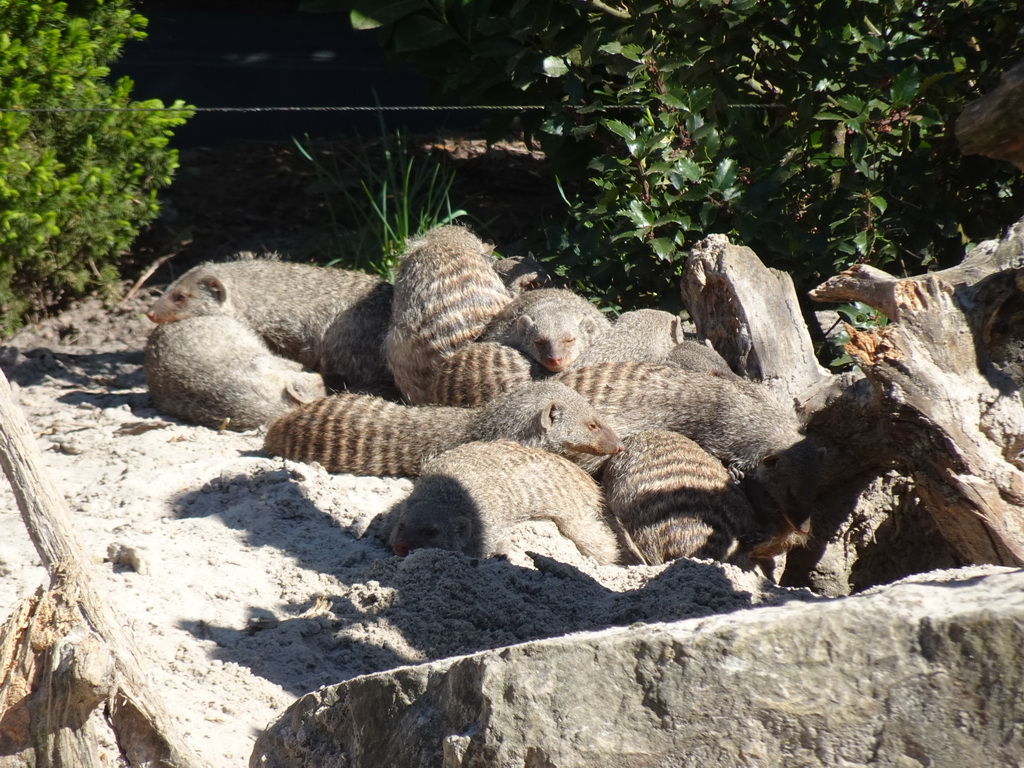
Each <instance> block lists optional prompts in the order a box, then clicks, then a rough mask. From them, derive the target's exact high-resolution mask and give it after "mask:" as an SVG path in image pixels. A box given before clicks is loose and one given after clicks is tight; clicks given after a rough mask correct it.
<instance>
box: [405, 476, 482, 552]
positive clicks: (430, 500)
mask: <svg viewBox="0 0 1024 768" xmlns="http://www.w3.org/2000/svg"><path fill="white" fill-rule="evenodd" d="M466 502H467V498H466V493H465V491H464V490H463V489H462V487H461V486H459V484H458V483H457V482H456V481H454V480H452V479H451V478H446V477H438V476H431V477H426V478H421V479H420V481H419V482H418V483H417V485H416V488H414V489H413V492H412V494H411V495H410V496H409V497H408V498H406V499H405V501H403V502H401V503H400V504H399V505H398V506H397V507H396V508H395V512H394V514H395V524H394V526H393V527H392V529H391V534H390V536H389V537H388V545H389V546H390V547H391V551H392V552H394V553H395V554H396V555H398V556H400V557H405V556H406V555H408V554H409V553H410V552H411V551H412V550H414V549H421V548H423V547H434V548H436V549H450V550H453V551H455V552H466V553H467V554H474V552H472V551H471V550H472V549H473V546H472V536H473V530H474V526H473V519H472V512H473V509H475V505H472V502H469V503H470V505H471V506H470V507H469V508H467V507H466Z"/></svg>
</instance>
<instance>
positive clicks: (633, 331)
mask: <svg viewBox="0 0 1024 768" xmlns="http://www.w3.org/2000/svg"><path fill="white" fill-rule="evenodd" d="M684 339H685V335H684V332H683V321H682V320H681V319H680V317H679V315H673V314H672V313H671V312H665V311H663V310H660V309H634V310H632V311H630V312H623V313H622V314H621V315H620V316H619V318H618V319H617V320H616V321H615V323H614V324H613V325H612V327H611V329H610V330H609V331H608V332H607V333H604V334H602V335H601V336H600V338H598V339H596V340H595V341H594V343H593V344H591V346H590V348H589V349H587V350H586V351H584V352H583V353H582V354H581V355H580V356H579V358H578V359H577V360H576V362H575V363H574V364H573V367H574V368H583V367H585V366H587V365H595V364H597V363H619V362H628V361H635V362H644V363H663V362H665V360H666V358H667V357H668V356H669V353H670V352H672V350H673V349H675V348H676V346H678V345H679V344H680V343H681V342H682V341H683V340H684Z"/></svg>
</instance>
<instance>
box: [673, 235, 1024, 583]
mask: <svg viewBox="0 0 1024 768" xmlns="http://www.w3.org/2000/svg"><path fill="white" fill-rule="evenodd" d="M1022 267H1024V222H1021V223H1018V224H1017V225H1016V226H1014V227H1013V228H1012V229H1011V230H1010V232H1009V234H1008V235H1007V236H1006V237H1005V238H1003V240H1001V241H998V242H995V241H992V242H986V243H983V244H981V245H979V246H978V247H977V248H975V249H974V250H973V251H972V252H971V253H970V254H969V255H968V256H967V257H966V258H965V259H964V261H963V262H962V263H961V264H960V265H959V266H957V267H955V268H953V269H949V270H945V271H942V272H936V273H932V274H930V275H924V276H921V277H914V278H906V279H897V278H895V277H893V276H891V275H888V274H887V273H885V272H882V271H881V270H878V269H874V268H872V267H868V266H863V265H860V266H855V267H853V268H851V269H849V270H847V271H845V272H843V273H842V274H840V275H837V276H836V277H834V278H832V279H831V280H829V281H827V282H826V283H824V284H823V285H821V286H819V287H818V288H816V289H815V290H814V291H812V293H811V296H812V298H813V299H815V300H816V301H823V302H846V301H861V302H863V303H865V304H868V305H870V306H872V307H874V308H875V309H878V310H879V311H881V312H883V313H884V314H886V315H887V316H888V317H889V319H890V324H889V325H888V326H886V327H880V328H877V329H875V330H872V331H860V332H859V331H856V330H855V329H852V328H851V329H849V331H850V334H851V343H850V344H849V346H848V348H847V349H848V352H849V353H850V354H851V356H852V357H853V358H854V359H855V361H856V362H857V364H858V366H859V367H860V371H861V372H856V373H850V374H844V375H842V376H834V375H831V374H829V373H828V372H826V371H825V370H824V369H822V368H821V367H820V366H818V365H817V361H816V360H814V356H813V349H812V347H811V343H810V337H809V334H808V333H807V328H806V326H805V325H804V323H803V319H802V317H801V316H800V314H799V312H798V311H795V310H794V308H793V307H794V305H795V296H791V295H790V292H791V290H792V289H791V284H789V285H787V284H786V281H784V280H780V279H779V277H778V276H777V274H776V273H774V272H773V271H772V270H768V269H766V268H765V267H764V266H763V264H761V263H760V261H759V260H758V259H757V257H756V255H755V254H754V253H753V251H751V250H750V249H749V248H744V247H739V246H734V245H731V244H730V243H729V242H728V240H726V239H725V238H724V237H722V236H718V235H716V236H712V237H709V238H707V239H706V240H704V241H703V242H702V243H700V244H698V246H697V247H696V248H695V249H694V251H693V252H692V254H691V261H690V262H689V263H688V264H687V268H686V271H685V273H684V276H683V279H682V283H681V290H682V295H683V299H684V302H685V303H686V305H687V309H688V310H689V312H690V315H691V317H692V318H693V320H694V323H695V324H696V326H697V328H698V330H699V331H700V332H701V333H702V334H703V335H705V336H707V337H709V338H711V339H712V341H713V342H714V345H715V347H716V349H718V351H719V352H720V353H721V354H722V355H723V356H724V357H726V359H727V360H729V362H730V364H731V365H732V367H733V369H734V370H736V371H738V372H742V373H744V374H746V375H747V376H749V377H751V378H755V379H760V380H765V381H767V382H769V383H774V384H775V385H776V386H782V387H783V388H784V389H785V390H787V391H789V392H790V394H792V395H793V396H794V398H795V400H796V404H797V408H798V410H800V411H801V412H802V413H803V414H804V416H805V419H806V430H807V432H808V433H809V434H813V435H816V436H818V437H820V439H821V440H822V441H823V443H824V444H825V445H826V446H827V450H828V458H827V460H826V461H825V462H824V466H823V468H822V472H823V473H824V475H825V476H824V477H823V478H822V481H823V483H822V490H821V491H820V492H819V495H818V496H817V498H816V499H815V501H814V504H815V508H816V511H815V515H814V518H813V521H812V531H813V534H814V539H813V541H812V545H811V548H810V549H808V550H794V551H792V552H790V555H789V558H788V561H787V563H786V565H785V570H784V573H783V574H782V579H781V580H782V583H784V584H789V585H793V586H810V587H812V588H814V589H816V590H817V591H820V592H823V593H825V594H833V595H834V594H845V593H848V592H850V591H852V590H854V589H861V588H864V587H868V586H873V585H874V584H878V583H884V582H887V581H891V580H893V579H896V578H900V577H901V576H905V575H908V574H910V573H915V572H919V571H925V570H930V569H932V568H941V567H952V566H956V565H964V564H970V563H996V564H1002V565H1013V566H1019V565H1022V564H1024V453H1022V452H1024V403H1022V399H1021V395H1020V386H1021V382H1022V381H1024V322H1022V321H1024V290H1022V289H1024V274H1021V269H1022Z"/></svg>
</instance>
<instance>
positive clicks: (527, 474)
mask: <svg viewBox="0 0 1024 768" xmlns="http://www.w3.org/2000/svg"><path fill="white" fill-rule="evenodd" d="M394 512H395V516H394V520H395V523H394V527H393V529H392V531H391V535H390V537H389V542H388V543H389V545H390V546H391V549H392V551H393V552H394V553H395V554H397V555H403V556H404V555H407V554H408V553H409V552H410V551H411V550H413V549H418V548H420V547H437V548H440V549H451V550H455V551H457V552H464V553H465V554H467V555H470V556H473V557H489V556H491V555H494V554H496V553H498V552H499V551H500V545H501V540H502V538H503V537H504V536H505V535H506V534H507V533H508V532H509V531H510V529H511V528H512V526H514V525H515V524H517V523H521V522H525V521H527V520H551V521H553V522H554V523H555V525H556V526H558V530H559V531H560V532H561V534H562V535H563V536H565V537H566V538H568V539H570V540H572V541H573V543H574V544H576V547H577V548H578V549H579V551H580V552H582V553H583V554H584V555H588V556H590V557H592V558H594V559H595V560H596V561H597V562H598V563H605V564H607V563H617V562H619V560H620V558H621V553H620V549H619V543H618V540H617V538H616V536H615V533H614V532H613V531H612V529H611V527H610V526H609V525H608V523H607V522H606V521H605V519H604V500H603V497H602V494H601V489H600V488H599V487H598V485H597V483H596V482H595V481H594V479H593V478H592V477H590V475H588V474H587V473H586V472H584V471H583V470H581V469H580V468H579V467H577V466H576V465H575V464H572V463H571V462H569V461H567V460H566V459H564V458H562V457H561V456H557V455H555V454H553V453H550V452H548V451H539V450H537V449H536V448H529V447H527V446H523V445H519V444H518V443H512V442H508V441H500V440H499V441H494V442H472V443H466V444H464V445H460V446H458V447H457V448H453V449H452V450H450V451H447V452H445V453H442V454H441V455H440V456H437V457H435V458H433V459H431V460H430V461H428V462H427V463H426V464H424V466H423V472H422V474H421V475H420V477H419V479H418V480H417V481H416V484H415V485H414V486H413V489H412V493H411V494H410V495H409V496H408V497H407V498H406V499H404V500H403V501H401V502H400V503H399V504H398V505H397V506H396V507H395V510H394Z"/></svg>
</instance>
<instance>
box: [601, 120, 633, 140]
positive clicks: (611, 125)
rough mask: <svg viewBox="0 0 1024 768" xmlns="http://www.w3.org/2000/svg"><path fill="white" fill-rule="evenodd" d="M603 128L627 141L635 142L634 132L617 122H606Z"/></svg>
mask: <svg viewBox="0 0 1024 768" xmlns="http://www.w3.org/2000/svg"><path fill="white" fill-rule="evenodd" d="M605 127H606V128H607V129H608V130H609V131H611V132H612V133H614V134H617V135H618V136H621V137H622V138H624V139H626V140H627V141H636V131H634V130H633V129H632V128H630V127H629V126H628V125H626V124H625V123H623V122H621V121H619V120H606V121H605Z"/></svg>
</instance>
